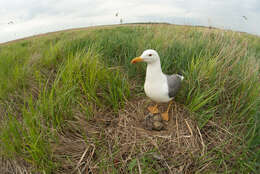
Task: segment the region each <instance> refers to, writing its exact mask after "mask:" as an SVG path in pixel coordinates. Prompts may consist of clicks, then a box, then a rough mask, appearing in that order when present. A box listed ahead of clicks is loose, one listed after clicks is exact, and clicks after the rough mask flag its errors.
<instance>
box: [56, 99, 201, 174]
mask: <svg viewBox="0 0 260 174" xmlns="http://www.w3.org/2000/svg"><path fill="white" fill-rule="evenodd" d="M146 106H147V103H146V100H145V99H141V100H139V101H137V102H129V103H128V104H127V105H126V107H125V109H124V110H122V111H121V112H120V113H119V114H118V115H113V113H106V114H104V113H99V114H97V116H96V117H95V119H93V120H90V121H85V120H84V119H83V117H80V114H79V116H78V117H77V118H78V120H77V121H71V122H69V124H70V127H71V128H72V129H71V130H75V129H76V130H79V132H75V131H74V132H70V131H69V130H67V131H66V132H65V133H64V135H62V137H61V140H62V141H61V142H60V145H59V146H58V147H56V148H55V150H54V153H55V154H56V157H57V160H59V161H63V162H62V163H63V167H64V166H67V167H66V168H63V169H62V171H61V172H64V170H65V171H67V170H69V171H70V172H71V171H74V172H76V171H78V172H79V171H80V172H83V171H86V170H87V171H89V172H92V173H98V171H99V166H100V163H102V161H109V162H110V164H111V165H114V167H115V168H116V169H117V170H118V171H121V172H122V173H128V172H129V171H128V169H129V166H128V165H129V163H130V162H131V161H132V160H133V159H140V158H142V157H144V156H149V158H151V159H154V160H156V161H157V163H156V164H155V165H154V166H150V167H154V168H155V169H158V170H160V169H163V168H164V169H165V170H162V171H164V172H166V173H169V171H175V170H182V171H184V170H187V171H188V170H189V168H190V167H192V164H193V163H194V161H192V160H193V156H194V155H196V154H200V153H203V152H202V149H203V146H204V143H203V142H202V137H201V134H200V132H199V129H198V128H197V126H196V124H195V122H194V121H193V120H191V118H190V116H189V113H188V112H187V111H186V110H185V109H184V107H183V106H181V105H179V104H175V105H174V106H173V107H172V109H171V111H170V117H171V118H170V121H169V122H167V123H164V124H165V127H164V130H162V131H154V130H146V129H144V127H143V121H144V118H145V116H146V115H147V114H148V113H147V111H146V110H145V107H146ZM166 107H167V105H163V106H162V108H160V109H165V108H166ZM79 128H82V130H80V129H79ZM80 131H84V134H85V137H83V136H82V132H80ZM65 156H70V160H67V159H66V158H65ZM71 160H72V161H71ZM64 163H66V165H64ZM72 164H77V165H76V166H75V165H72ZM138 165H139V167H140V170H142V169H141V168H142V166H141V165H140V164H138ZM107 170H108V171H107V172H108V173H109V169H107Z"/></svg>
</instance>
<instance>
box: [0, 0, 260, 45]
mask: <svg viewBox="0 0 260 174" xmlns="http://www.w3.org/2000/svg"><path fill="white" fill-rule="evenodd" d="M116 13H118V16H116ZM120 19H121V22H122V23H132V22H168V23H172V24H181V25H183V24H184V25H202V26H214V27H218V28H222V29H231V30H235V31H243V32H248V33H252V34H257V35H260V0H160V1H158V0H128V1H123V0H96V1H95V0H0V43H2V42H7V41H10V40H15V39H19V38H23V37H27V36H32V35H37V34H41V33H47V32H52V31H59V30H64V29H70V28H78V27H88V26H96V25H107V24H119V23H120Z"/></svg>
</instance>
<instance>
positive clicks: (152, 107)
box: [147, 104, 159, 114]
mask: <svg viewBox="0 0 260 174" xmlns="http://www.w3.org/2000/svg"><path fill="white" fill-rule="evenodd" d="M157 106H158V104H156V105H154V106H149V107H148V108H147V109H148V110H149V112H150V113H152V114H157V113H159V110H158V108H157Z"/></svg>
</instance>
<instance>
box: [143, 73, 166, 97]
mask: <svg viewBox="0 0 260 174" xmlns="http://www.w3.org/2000/svg"><path fill="white" fill-rule="evenodd" d="M144 91H145V94H146V95H147V96H148V97H149V98H151V99H152V100H154V101H155V102H169V101H170V100H171V98H169V96H168V85H167V78H166V76H165V75H164V74H163V75H160V76H158V75H155V76H153V77H152V78H146V80H145V83H144Z"/></svg>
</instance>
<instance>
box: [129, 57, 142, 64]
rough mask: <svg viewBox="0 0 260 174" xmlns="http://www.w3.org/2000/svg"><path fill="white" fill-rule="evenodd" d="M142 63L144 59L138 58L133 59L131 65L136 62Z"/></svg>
mask: <svg viewBox="0 0 260 174" xmlns="http://www.w3.org/2000/svg"><path fill="white" fill-rule="evenodd" d="M142 61H144V59H143V58H141V57H136V58H133V59H132V61H131V63H132V64H134V63H136V62H142Z"/></svg>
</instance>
